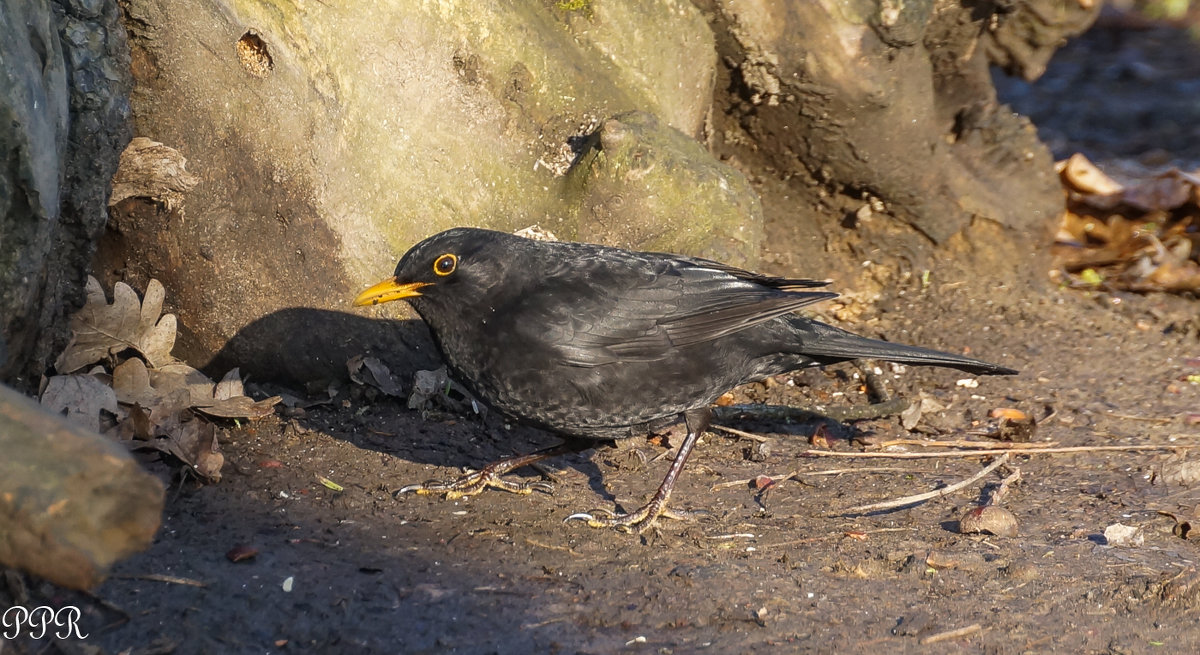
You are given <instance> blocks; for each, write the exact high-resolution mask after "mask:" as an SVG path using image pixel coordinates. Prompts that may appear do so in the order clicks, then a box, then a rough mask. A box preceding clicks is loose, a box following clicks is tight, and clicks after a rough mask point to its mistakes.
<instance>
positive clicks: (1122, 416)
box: [1105, 412, 1175, 423]
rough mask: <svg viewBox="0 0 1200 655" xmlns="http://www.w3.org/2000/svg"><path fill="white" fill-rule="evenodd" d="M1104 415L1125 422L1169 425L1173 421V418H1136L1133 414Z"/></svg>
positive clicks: (1111, 413) (1109, 413) (1115, 413)
mask: <svg viewBox="0 0 1200 655" xmlns="http://www.w3.org/2000/svg"><path fill="white" fill-rule="evenodd" d="M1105 414H1108V415H1109V416H1111V417H1113V418H1120V419H1125V420H1127V421H1148V422H1150V423H1170V422H1171V421H1174V420H1175V417H1173V416H1137V415H1135V414H1122V413H1120V412H1105Z"/></svg>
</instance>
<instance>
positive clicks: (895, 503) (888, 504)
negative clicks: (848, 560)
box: [845, 453, 1009, 514]
mask: <svg viewBox="0 0 1200 655" xmlns="http://www.w3.org/2000/svg"><path fill="white" fill-rule="evenodd" d="M1008 457H1009V455H1008V453H1005V454H1004V455H1001V456H1000V457H997V458H996V461H994V462H992V463H991V464H988V465H987V466H985V467H984V468H983V469H981V470H980V471H979V472H978V473H976V474H975V475H972V476H971V477H969V478H967V479H966V480H963V481H962V482H956V483H954V484H952V485H950V486H949V487H942V488H941V489H934V490H933V491H929V492H926V493H923V494H917V495H915V496H905V497H904V498H896V499H895V500H885V501H884V502H882V503H872V504H870V505H859V506H857V507H851V508H849V509H846V510H845V513H851V514H857V513H860V512H872V511H875V510H877V509H889V508H892V507H901V506H903V505H912V504H913V503H919V502H922V501H925V500H929V499H930V498H937V497H939V496H945V495H947V494H951V493H954V492H955V491H958V490H959V489H962V488H963V487H965V486H967V485H969V484H971V483H972V482H975V481H976V480H978V479H979V478H982V477H983V476H985V475H987V474H988V473H991V472H992V471H994V470H996V469H997V468H999V467H1000V466H1001V465H1003V464H1005V463H1006V462H1008Z"/></svg>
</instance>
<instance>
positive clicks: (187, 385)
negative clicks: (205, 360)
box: [150, 364, 213, 407]
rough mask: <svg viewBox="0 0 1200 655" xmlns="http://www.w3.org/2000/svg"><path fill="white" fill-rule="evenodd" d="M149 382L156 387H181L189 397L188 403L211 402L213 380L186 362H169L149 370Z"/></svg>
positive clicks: (203, 403)
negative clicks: (166, 364)
mask: <svg viewBox="0 0 1200 655" xmlns="http://www.w3.org/2000/svg"><path fill="white" fill-rule="evenodd" d="M150 384H152V385H154V388H156V389H163V390H174V389H183V390H186V391H187V392H188V396H189V397H190V399H191V400H190V401H189V405H191V406H193V407H194V406H197V405H205V404H212V401H213V381H212V380H210V379H208V376H207V375H205V374H203V373H201V372H200V371H198V370H196V369H194V368H192V367H191V366H188V365H187V364H170V365H168V366H162V367H159V368H156V369H154V370H152V371H150Z"/></svg>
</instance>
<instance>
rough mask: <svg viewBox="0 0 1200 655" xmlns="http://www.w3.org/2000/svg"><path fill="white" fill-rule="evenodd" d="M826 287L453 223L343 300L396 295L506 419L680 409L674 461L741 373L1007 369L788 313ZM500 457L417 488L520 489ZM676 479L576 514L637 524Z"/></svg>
mask: <svg viewBox="0 0 1200 655" xmlns="http://www.w3.org/2000/svg"><path fill="white" fill-rule="evenodd" d="M822 286H825V283H823V282H816V281H812V280H803V279H787V278H777V277H770V276H765V275H760V274H757V273H752V272H749V271H745V270H742V269H739V268H735V267H732V266H728V265H725V264H721V263H718V262H713V261H709V260H705V259H700V258H695V257H685V256H680V255H669V254H663V253H650V252H633V251H629V250H623V249H619V248H611V247H606V246H599V245H593V244H582V243H566V242H545V241H532V240H529V239H525V238H522V237H518V236H514V235H511V234H505V233H503V232H494V231H490V230H480V229H474V228H455V229H451V230H447V231H445V232H442V233H440V234H437V235H434V236H432V237H429V238H428V239H426V240H424V241H422V242H421V243H419V244H417V245H416V246H414V247H413V248H412V249H411V250H409V251H408V253H406V254H405V255H404V257H403V258H402V259H401V260H400V263H399V264H398V265H397V267H396V271H395V276H394V277H393V278H390V279H388V280H384V281H383V282H381V283H379V284H377V285H375V286H373V287H371V288H370V289H367V290H366V291H364V292H363V293H362V294H360V295H359V296H358V298H357V299H356V300H355V304H356V305H369V304H376V303H380V302H387V301H391V300H397V299H405V300H407V301H408V302H409V303H410V304H411V305H412V306H413V307H414V308H415V309H416V310H417V312H418V313H419V314H420V315H421V317H422V318H423V319H424V320H425V322H426V323H427V324H428V325H429V328H430V330H431V332H432V334H433V336H434V339H435V341H436V342H437V345H438V348H439V349H440V351H441V353H442V355H443V357H444V358H445V360H446V362H447V364H448V365H449V367H450V370H451V371H452V373H453V374H454V376H455V377H456V378H457V379H458V380H459V381H461V382H462V383H463V384H465V385H466V386H467V387H468V388H469V389H470V390H471V392H472V393H474V394H475V395H476V396H477V397H478V398H480V399H482V400H483V401H485V402H486V403H488V404H489V405H490V406H492V407H494V408H495V409H497V410H499V411H501V412H503V413H504V414H507V415H508V416H510V417H512V418H514V419H516V420H518V421H522V422H524V423H527V424H531V425H535V426H537V427H541V428H544V429H546V430H550V431H553V432H556V433H559V434H561V435H564V436H567V437H575V438H583V439H610V438H615V437H620V436H626V435H628V434H629V433H630V431H631V429H633V428H636V427H638V426H642V425H645V424H647V423H651V422H655V421H659V420H660V419H667V418H677V417H681V416H682V417H684V418H686V419H687V422H688V428H689V435H688V438H687V439H685V443H684V444H683V446H682V447H681V448H680V453H679V455H677V457H676V462H675V465H674V466H673V471H672V473H673V474H674V475H677V474H678V470H676V469H681V468H682V466H683V461H684V460H685V459H686V457H687V454H688V451H690V449H691V444H692V443H694V441H695V437H696V436H698V434H699V432H700V431H702V430H703V428H704V427H705V426H706V425H707V419H708V410H707V408H708V406H709V405H710V404H711V403H712V402H713V401H714V400H716V399H717V398H718V397H719V396H720V395H721V394H723V393H724V392H726V391H728V390H729V389H731V388H733V387H735V386H737V385H739V384H743V383H746V382H751V381H754V380H759V379H762V378H764V377H767V376H770V375H775V374H779V373H785V372H788V371H793V370H796V369H801V368H805V367H810V366H821V365H826V364H832V363H835V362H840V361H846V360H850V359H857V358H862V357H869V358H879V359H886V360H890V361H894V362H901V363H906V364H922V365H933V366H945V367H951V368H957V369H961V370H964V371H968V372H971V373H979V374H1011V373H1015V371H1013V370H1012V369H1008V368H1005V367H1003V366H997V365H995V364H989V363H987V362H983V361H980V360H976V359H971V358H968V357H962V356H959V355H953V354H950V353H944V352H938V351H935V350H929V349H925V348H918V347H915V346H905V345H901V344H894V343H888V342H885V341H878V340H875V339H868V338H865V337H860V336H857V335H854V334H852V333H850V332H846V331H845V330H840V329H838V328H835V327H832V326H829V325H826V324H824V323H820V322H818V321H814V320H811V319H807V318H803V317H800V316H798V315H795V314H793V313H792V312H793V311H794V310H796V309H798V308H800V307H803V306H805V305H809V304H812V303H814V302H819V301H821V300H826V299H829V298H833V297H835V296H836V295H837V294H834V293H830V292H827V291H813V289H816V288H819V287H822ZM554 452H559V451H557V450H555V451H554ZM541 456H544V454H536V455H534V457H537V458H540V457H541ZM527 459H528V456H527V457H526V458H522V460H527ZM514 461H515V460H514ZM524 463H528V462H527V461H521V463H520V464H521V465H523V464H524ZM512 468H514V466H509V465H508V462H504V463H500V464H498V465H497V466H493V467H488V468H485V469H484V470H483V471H481V472H479V473H477V474H474V475H473V476H468V478H465V479H464V480H462V481H458V482H456V483H453V484H450V485H425V486H421V487H420V488H419V489H418V490H421V491H430V490H435V489H436V490H444V491H448V492H450V493H451V494H452V495H462V494H464V493H477V492H478V491H479V490H481V489H482V488H484V487H485V486H500V487H503V488H506V489H510V490H514V491H518V490H520V491H525V490H527V488H524V487H520V486H517V485H513V484H512V483H507V482H503V481H500V480H499V477H498V476H499V473H502V472H505V471H508V470H511V469H512ZM489 469H490V470H489ZM485 478H486V479H485ZM673 481H674V477H673V475H668V480H664V484H663V487H660V489H659V493H658V494H656V495H655V498H654V499H652V502H651V503H650V505H648V506H647V507H644V508H642V510H639V511H638V512H634V513H632V514H630V515H619V516H613V517H611V518H596V517H592V516H590V515H580V516H581V517H585V518H587V519H589V522H590V523H592V524H593V525H617V526H620V527H633V528H637V529H642V528H644V527H645V526H646V525H649V524H650V523H652V522H653V521H654V520H655V519H656V518H657V516H659V515H662V514H669V512H668V511H667V510H666V497H667V496H669V494H670V490H671V489H670V488H671V486H672V483H673ZM656 501H657V506H655V505H656Z"/></svg>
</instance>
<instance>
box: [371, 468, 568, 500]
mask: <svg viewBox="0 0 1200 655" xmlns="http://www.w3.org/2000/svg"><path fill="white" fill-rule="evenodd" d="M489 487H490V488H492V489H502V490H504V491H508V492H510V493H514V494H521V495H523V496H524V495H528V494H531V493H533V492H534V491H541V492H544V493H553V492H554V485H551V484H549V483H547V482H510V481H508V480H505V479H503V478H501V477H500V475H499V474H498V473H496V472H494V471H489V470H488V469H487V468H484V469H483V470H481V471H474V472H472V473H468V474H467V475H464V476H463V477H461V478H459V479H457V480H450V481H445V480H429V481H428V482H422V483H420V484H410V485H408V486H406V487H401V488H400V489H399V490H398V491H396V492H395V493H394V494H392V496H393V497H399V496H400V495H401V494H408V493H415V494H419V495H422V496H428V495H433V494H438V493H441V494H445V497H446V500H458V499H459V498H465V497H467V496H474V495H476V494H478V493H480V492H482V491H483V490H484V489H487V488H489Z"/></svg>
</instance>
